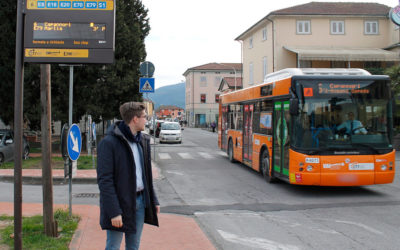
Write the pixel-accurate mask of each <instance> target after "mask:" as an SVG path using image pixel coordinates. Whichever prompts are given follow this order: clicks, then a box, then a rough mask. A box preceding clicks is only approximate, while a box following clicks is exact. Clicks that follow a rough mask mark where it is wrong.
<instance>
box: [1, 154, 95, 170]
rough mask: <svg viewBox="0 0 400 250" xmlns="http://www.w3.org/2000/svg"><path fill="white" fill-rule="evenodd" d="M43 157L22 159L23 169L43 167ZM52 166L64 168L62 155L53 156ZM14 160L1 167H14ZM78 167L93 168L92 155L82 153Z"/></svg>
mask: <svg viewBox="0 0 400 250" xmlns="http://www.w3.org/2000/svg"><path fill="white" fill-rule="evenodd" d="M94 160H95V166H96V162H97V157H94ZM41 161H42V158H41V157H30V158H29V159H27V160H23V161H22V169H41V168H42V164H41ZM51 161H52V167H53V169H64V159H63V158H62V157H52V158H51ZM13 168H14V162H5V163H3V164H2V165H0V169H13ZM78 169H93V160H92V156H86V155H85V156H84V155H81V156H80V157H79V159H78Z"/></svg>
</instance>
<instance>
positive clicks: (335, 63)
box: [331, 61, 346, 68]
mask: <svg viewBox="0 0 400 250" xmlns="http://www.w3.org/2000/svg"><path fill="white" fill-rule="evenodd" d="M331 67H332V68H346V62H344V61H332V62H331Z"/></svg>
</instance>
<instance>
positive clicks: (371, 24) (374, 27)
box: [364, 21, 379, 35]
mask: <svg viewBox="0 0 400 250" xmlns="http://www.w3.org/2000/svg"><path fill="white" fill-rule="evenodd" d="M378 33H379V26H378V21H365V22H364V34H366V35H378Z"/></svg>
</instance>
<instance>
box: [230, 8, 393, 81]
mask: <svg viewBox="0 0 400 250" xmlns="http://www.w3.org/2000/svg"><path fill="white" fill-rule="evenodd" d="M389 11H390V7H388V6H386V5H382V4H378V3H348V2H329V3H322V2H310V3H307V4H303V5H297V6H294V7H290V8H286V9H281V10H276V11H273V12H271V13H269V14H268V15H267V16H266V17H264V18H263V19H261V20H260V21H259V22H257V23H256V24H254V25H253V26H252V27H250V28H249V29H248V30H246V31H245V32H243V33H242V34H241V35H239V36H238V37H237V38H236V40H238V41H242V55H243V57H242V60H243V62H242V63H243V86H244V87H249V86H251V85H254V84H258V83H261V82H263V79H264V76H265V75H266V74H268V73H271V72H275V71H277V70H280V69H284V68H296V67H297V68H311V67H312V68H364V69H368V68H385V67H389V66H392V65H393V64H394V63H397V62H398V61H399V60H400V57H399V53H398V51H397V48H398V45H399V44H398V43H399V29H398V27H397V26H396V25H394V24H393V23H392V22H391V20H390V19H389V17H388V16H389Z"/></svg>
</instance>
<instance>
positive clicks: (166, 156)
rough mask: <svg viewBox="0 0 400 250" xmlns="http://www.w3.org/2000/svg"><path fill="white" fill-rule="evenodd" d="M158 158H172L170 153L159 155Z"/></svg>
mask: <svg viewBox="0 0 400 250" xmlns="http://www.w3.org/2000/svg"><path fill="white" fill-rule="evenodd" d="M158 158H160V159H161V160H167V159H171V156H170V155H169V154H168V153H158Z"/></svg>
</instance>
